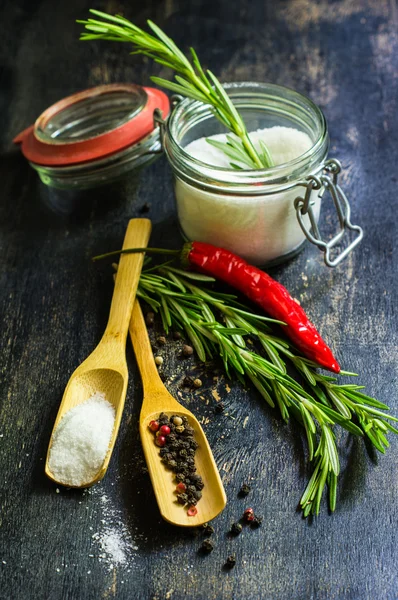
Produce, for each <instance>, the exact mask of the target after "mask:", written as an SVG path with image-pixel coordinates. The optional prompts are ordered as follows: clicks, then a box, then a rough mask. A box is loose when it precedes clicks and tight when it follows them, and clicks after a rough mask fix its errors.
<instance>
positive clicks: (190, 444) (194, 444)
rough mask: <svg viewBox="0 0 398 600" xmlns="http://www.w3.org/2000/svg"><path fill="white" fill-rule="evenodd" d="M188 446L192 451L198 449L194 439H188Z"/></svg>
mask: <svg viewBox="0 0 398 600" xmlns="http://www.w3.org/2000/svg"><path fill="white" fill-rule="evenodd" d="M189 446H190V447H191V448H192V449H193V450H196V448H198V447H199V444H198V442H197V441H196V440H194V439H190V440H189Z"/></svg>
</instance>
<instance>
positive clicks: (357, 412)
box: [137, 263, 398, 517]
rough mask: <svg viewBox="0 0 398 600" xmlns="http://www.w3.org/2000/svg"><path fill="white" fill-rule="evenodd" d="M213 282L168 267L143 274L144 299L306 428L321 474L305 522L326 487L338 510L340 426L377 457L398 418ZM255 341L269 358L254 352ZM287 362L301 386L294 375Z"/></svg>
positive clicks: (307, 501)
mask: <svg viewBox="0 0 398 600" xmlns="http://www.w3.org/2000/svg"><path fill="white" fill-rule="evenodd" d="M212 281H214V280H213V279H212V278H211V277H207V276H205V275H201V274H198V273H193V272H189V271H183V270H181V269H177V268H174V267H172V266H170V264H169V263H165V264H164V265H161V266H160V267H156V268H151V269H147V270H144V271H143V272H142V275H141V278H140V284H139V288H138V292H137V295H138V296H139V297H140V298H142V299H143V300H145V301H146V302H147V303H148V304H149V305H150V306H151V308H152V309H153V310H154V311H155V312H159V313H160V316H161V319H162V323H163V327H164V329H165V331H166V332H168V331H169V329H170V328H171V327H174V328H179V329H181V330H184V331H185V333H186V335H187V336H188V338H189V339H190V341H191V343H192V345H193V346H194V348H195V350H196V352H197V354H198V356H199V358H200V360H202V361H207V360H211V359H214V358H216V357H219V358H221V360H222V362H223V364H224V368H225V371H226V373H227V375H228V376H231V375H232V374H233V373H234V374H235V375H236V376H237V377H238V379H239V380H240V381H241V382H245V380H250V381H251V382H252V384H253V385H254V386H255V387H256V388H257V390H258V391H259V392H260V394H261V395H262V397H263V398H264V399H265V401H266V402H267V403H268V404H269V405H270V406H271V407H272V408H274V407H275V406H277V407H278V409H279V411H280V413H281V415H282V418H283V419H284V420H285V421H288V420H289V418H290V417H291V416H293V417H294V418H295V419H297V420H298V421H299V422H300V423H301V425H302V426H303V427H304V430H305V433H306V438H307V442H308V460H309V461H310V462H312V463H313V467H314V470H313V473H312V476H311V478H310V480H309V482H308V485H307V487H306V489H305V491H304V493H303V495H302V497H301V500H300V505H301V508H302V510H303V515H304V516H305V517H306V516H308V515H310V514H316V515H317V514H318V513H319V510H320V503H321V499H322V496H323V492H324V490H325V488H326V487H328V491H329V506H330V509H331V510H332V511H333V510H334V509H335V506H336V491H337V480H338V475H339V472H340V464H339V456H338V451H337V446H336V439H335V433H334V427H336V426H338V425H339V426H341V427H343V428H344V429H346V430H347V431H348V432H349V433H352V434H353V435H357V436H364V435H366V436H367V437H368V439H369V440H370V442H371V443H372V444H373V445H374V447H375V448H376V449H377V450H379V451H380V452H385V448H387V447H388V445H389V442H388V440H387V437H386V434H387V433H388V431H392V432H394V433H398V429H397V428H396V427H394V426H393V425H391V423H390V422H389V421H393V422H396V421H398V419H397V418H395V417H393V416H390V415H388V414H386V413H384V412H382V411H383V410H388V406H387V405H385V404H383V403H382V402H379V401H378V400H376V399H374V398H371V397H370V396H367V395H365V394H364V393H363V392H362V391H361V390H362V389H363V386H359V385H355V384H338V383H336V381H337V378H336V377H331V376H329V375H324V374H322V373H320V372H319V371H318V370H317V365H316V364H315V363H312V362H311V361H310V360H308V359H306V358H304V357H302V356H300V355H299V354H298V353H297V350H296V349H295V348H294V347H293V346H292V345H291V344H290V343H287V342H286V341H285V340H284V339H282V338H280V337H279V336H276V335H275V333H274V332H273V330H272V329H271V327H270V325H271V324H274V323H275V321H273V320H272V319H268V318H267V317H265V316H262V315H258V314H255V313H253V312H252V311H251V310H250V309H249V308H247V307H245V306H243V305H241V304H239V303H237V302H236V299H235V296H232V295H229V294H221V293H218V292H215V291H214V290H211V292H210V291H207V290H206V289H204V287H203V284H204V283H207V282H212ZM277 323H278V322H277ZM249 338H250V339H252V340H253V339H255V340H256V341H257V343H258V345H260V346H261V348H262V350H263V352H261V353H260V352H259V351H257V350H255V349H253V348H255V346H253V345H248V344H247V339H249ZM287 363H290V365H291V366H292V367H293V368H294V370H295V371H296V373H297V375H298V378H297V380H296V379H295V378H293V377H292V376H291V375H289V374H288V373H287ZM342 375H355V374H354V373H347V372H342ZM300 379H301V380H302V381H303V383H300Z"/></svg>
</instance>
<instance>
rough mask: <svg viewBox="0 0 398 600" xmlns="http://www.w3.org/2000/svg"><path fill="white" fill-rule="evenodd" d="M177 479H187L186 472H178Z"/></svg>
mask: <svg viewBox="0 0 398 600" xmlns="http://www.w3.org/2000/svg"><path fill="white" fill-rule="evenodd" d="M176 479H177V481H184V480H185V475H184V473H181V472H180V473H177V474H176Z"/></svg>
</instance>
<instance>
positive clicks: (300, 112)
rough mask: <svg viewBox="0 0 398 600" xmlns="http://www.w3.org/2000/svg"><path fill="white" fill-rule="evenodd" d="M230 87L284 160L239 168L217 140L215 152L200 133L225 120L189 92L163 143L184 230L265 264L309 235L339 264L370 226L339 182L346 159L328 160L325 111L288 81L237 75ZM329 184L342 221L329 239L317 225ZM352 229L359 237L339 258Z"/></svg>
mask: <svg viewBox="0 0 398 600" xmlns="http://www.w3.org/2000/svg"><path fill="white" fill-rule="evenodd" d="M225 88H226V90H227V92H228V94H229V96H230V97H231V99H232V101H233V103H234V104H235V105H236V106H237V108H238V110H239V111H240V113H241V115H242V117H243V120H244V121H245V124H246V127H247V130H248V131H249V133H250V132H256V131H258V130H264V132H263V133H262V134H260V135H261V137H262V138H263V139H264V140H265V141H266V143H268V147H269V149H270V151H271V155H272V154H274V155H275V156H274V162H275V163H276V164H275V166H273V167H271V168H268V169H262V170H235V169H233V168H231V167H230V166H229V165H228V163H227V162H225V160H224V161H223V159H222V157H221V158H220V156H216V155H215V154H214V149H213V147H212V146H210V145H208V155H207V154H206V145H205V144H206V142H205V141H204V140H203V141H202V142H197V141H196V142H195V140H199V139H200V138H204V137H210V136H213V135H216V134H222V133H225V128H224V127H223V126H222V124H221V123H220V122H219V121H218V120H217V119H216V118H215V117H214V116H213V114H212V112H211V108H210V107H209V106H206V105H203V104H202V103H200V102H197V101H194V100H189V99H186V100H182V101H181V102H179V103H177V104H176V106H175V108H174V110H173V112H172V113H171V115H170V117H169V119H168V121H167V123H166V124H165V131H164V135H163V147H164V150H165V153H166V155H167V157H168V160H169V162H170V165H171V167H172V169H173V172H174V176H175V196H176V201H177V211H178V217H179V221H180V225H181V229H182V232H183V235H184V236H185V237H186V238H187V239H188V240H198V241H202V242H207V243H210V244H214V245H216V246H220V247H223V248H226V249H228V250H231V251H233V252H235V253H236V254H239V255H241V256H242V257H244V258H245V259H246V260H248V261H249V262H251V263H253V264H258V265H265V264H270V263H276V262H281V261H283V260H286V259H287V258H289V257H291V256H293V255H294V254H296V253H297V252H298V251H299V250H300V248H301V246H302V244H303V242H304V241H305V238H306V237H307V238H308V239H310V240H311V241H312V242H313V243H315V244H316V245H317V246H318V247H320V248H321V249H322V250H323V251H324V252H325V262H326V264H328V265H329V266H335V265H336V264H338V263H339V262H340V260H342V258H344V256H346V255H347V254H348V252H349V251H350V250H351V249H352V248H353V247H354V246H355V245H356V244H357V243H358V242H359V241H360V239H361V238H362V230H361V228H360V227H358V226H355V225H351V223H350V207H349V205H348V202H347V199H346V197H345V195H344V194H343V192H342V190H341V188H340V187H339V186H338V184H337V175H338V172H339V170H340V165H339V163H338V162H337V161H334V160H329V161H328V160H327V154H328V149H329V137H328V131H327V125H326V120H325V118H324V116H323V114H322V111H321V110H320V108H319V107H318V106H316V105H315V104H314V103H313V102H312V101H311V100H310V99H309V98H307V97H305V96H303V95H301V94H299V93H297V92H295V91H293V90H290V89H288V88H284V87H281V86H276V85H271V84H259V83H231V84H226V85H225ZM255 135H256V134H254V136H253V137H255ZM289 135H290V138H289ZM282 138H283V139H282ZM216 154H217V152H216ZM284 157H287V158H288V160H287V161H284ZM281 160H282V162H281ZM278 162H279V163H280V164H278ZM326 190H328V191H329V192H330V194H331V196H332V199H333V201H334V204H335V207H336V210H337V213H338V218H339V222H340V231H339V233H338V234H337V235H335V236H334V237H333V238H332V239H331V240H329V241H328V242H325V241H323V240H322V239H321V235H320V232H319V230H318V226H317V223H318V219H319V214H320V208H321V198H322V196H323V195H324V192H325V191H326ZM346 229H351V230H353V231H354V233H355V236H356V237H355V239H354V240H353V241H351V243H350V244H349V245H348V246H346V248H345V249H344V250H342V251H341V252H340V254H338V255H337V257H334V258H333V259H332V257H331V252H332V250H333V248H335V246H336V245H337V244H338V243H339V242H340V240H341V238H342V236H343V234H344V232H345V230H346Z"/></svg>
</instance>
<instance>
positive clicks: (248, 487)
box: [238, 483, 251, 497]
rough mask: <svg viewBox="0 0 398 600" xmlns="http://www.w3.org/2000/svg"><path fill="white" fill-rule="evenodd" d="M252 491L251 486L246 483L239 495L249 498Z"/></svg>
mask: <svg viewBox="0 0 398 600" xmlns="http://www.w3.org/2000/svg"><path fill="white" fill-rule="evenodd" d="M250 490H251V487H250V485H248V484H247V483H244V484H243V485H242V487H241V488H240V490H239V494H238V495H239V496H241V497H244V496H247V495H248V494H249V492H250Z"/></svg>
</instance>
